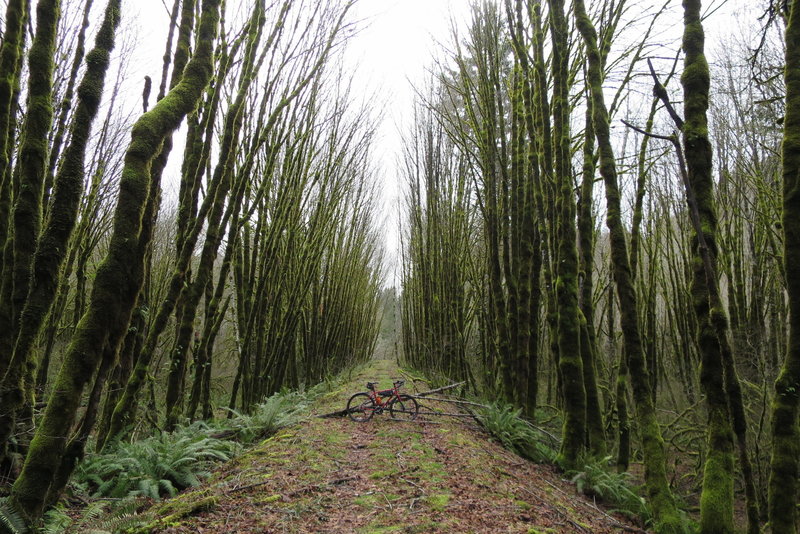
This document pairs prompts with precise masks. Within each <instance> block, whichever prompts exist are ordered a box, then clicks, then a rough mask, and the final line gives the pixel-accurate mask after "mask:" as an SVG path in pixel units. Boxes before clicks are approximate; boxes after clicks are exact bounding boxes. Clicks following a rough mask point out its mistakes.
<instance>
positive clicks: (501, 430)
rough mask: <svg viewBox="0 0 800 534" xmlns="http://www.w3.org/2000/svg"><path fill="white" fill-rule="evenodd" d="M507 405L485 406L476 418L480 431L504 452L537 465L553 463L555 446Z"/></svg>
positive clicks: (539, 430)
mask: <svg viewBox="0 0 800 534" xmlns="http://www.w3.org/2000/svg"><path fill="white" fill-rule="evenodd" d="M521 413H522V410H521V409H514V407H513V406H511V405H509V404H505V405H501V404H489V405H488V406H487V407H486V408H484V409H482V410H481V411H480V413H479V414H478V419H479V420H480V422H481V424H482V425H483V427H484V428H485V429H486V431H487V432H489V434H491V435H492V436H493V437H494V438H495V439H497V440H498V441H499V442H500V443H501V444H502V445H503V446H504V447H505V448H506V449H508V450H510V451H512V452H514V453H516V454H518V455H519V456H522V457H523V458H527V459H528V460H532V461H534V462H538V463H554V462H555V459H556V456H557V455H558V452H557V451H558V443H556V442H555V441H554V440H553V438H551V437H550V436H549V435H548V434H547V433H545V432H544V431H542V430H541V429H538V428H536V427H535V426H533V425H532V424H531V423H530V422H529V421H527V420H526V419H524V418H523V417H522V415H521Z"/></svg>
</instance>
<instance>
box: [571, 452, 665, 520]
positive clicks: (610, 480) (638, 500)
mask: <svg viewBox="0 0 800 534" xmlns="http://www.w3.org/2000/svg"><path fill="white" fill-rule="evenodd" d="M612 460H613V458H612V457H611V456H606V457H605V458H602V459H596V458H583V459H582V461H581V462H580V463H581V464H582V465H583V468H582V469H580V470H579V471H572V472H569V473H568V474H569V475H570V476H571V479H572V482H573V484H575V485H576V487H577V489H578V491H579V492H581V493H583V494H585V495H588V496H590V497H596V498H597V500H598V501H600V502H602V503H603V504H605V505H606V506H608V507H610V508H612V511H613V512H617V513H620V514H622V515H624V516H626V517H628V518H630V519H633V520H637V519H638V520H639V521H640V522H641V523H642V524H643V525H645V526H651V525H652V522H653V514H652V511H651V510H650V507H649V506H648V504H647V501H646V500H645V499H644V498H643V497H641V496H640V495H639V493H638V491H637V488H636V487H635V486H634V485H633V484H631V475H630V474H629V473H617V472H614V471H612V470H611V465H612V463H613V462H612Z"/></svg>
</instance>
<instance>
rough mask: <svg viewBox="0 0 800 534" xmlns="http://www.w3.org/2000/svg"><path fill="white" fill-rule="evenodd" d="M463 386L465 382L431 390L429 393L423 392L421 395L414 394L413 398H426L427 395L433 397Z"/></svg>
mask: <svg viewBox="0 0 800 534" xmlns="http://www.w3.org/2000/svg"><path fill="white" fill-rule="evenodd" d="M464 384H466V382H458V383H457V384H450V385H449V386H442V387H440V388H436V389H431V390H430V391H423V392H422V393H416V394H415V395H414V397H427V396H428V395H433V394H434V393H439V392H440V391H446V390H448V389H453V388H457V387H458V386H463V385H464Z"/></svg>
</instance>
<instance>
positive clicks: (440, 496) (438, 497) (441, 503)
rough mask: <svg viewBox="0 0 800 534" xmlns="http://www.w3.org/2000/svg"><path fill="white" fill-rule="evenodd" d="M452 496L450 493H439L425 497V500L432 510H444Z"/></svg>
mask: <svg viewBox="0 0 800 534" xmlns="http://www.w3.org/2000/svg"><path fill="white" fill-rule="evenodd" d="M450 497H451V495H450V494H449V493H437V494H434V495H429V496H427V497H425V502H426V503H427V504H428V506H430V508H431V510H433V511H435V512H443V511H444V510H445V508H447V505H448V504H449V503H450Z"/></svg>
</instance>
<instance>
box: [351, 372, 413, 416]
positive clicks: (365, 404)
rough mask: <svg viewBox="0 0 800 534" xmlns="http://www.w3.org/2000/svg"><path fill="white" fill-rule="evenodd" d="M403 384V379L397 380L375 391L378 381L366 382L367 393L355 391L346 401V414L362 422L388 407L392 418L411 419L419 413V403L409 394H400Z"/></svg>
mask: <svg viewBox="0 0 800 534" xmlns="http://www.w3.org/2000/svg"><path fill="white" fill-rule="evenodd" d="M403 384H405V382H404V381H403V380H398V381H396V382H394V387H393V388H392V389H384V390H383V391H375V387H376V386H377V385H378V383H377V382H367V389H368V390H369V392H368V393H367V392H361V393H356V394H355V395H353V396H352V397H350V400H349V401H347V415H348V416H349V417H350V419H352V420H353V421H356V422H357V423H364V422H366V421H369V420H370V419H372V416H373V415H375V414H376V413H377V414H380V413H383V411H384V410H385V409H387V408H388V409H389V415H390V416H391V418H392V419H398V420H401V421H413V420H414V419H416V418H417V414H418V413H419V405H418V404H417V400H416V399H415V398H414V397H412V396H411V395H406V394H400V388H401V387H402V386H403ZM384 399H386V400H384Z"/></svg>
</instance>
